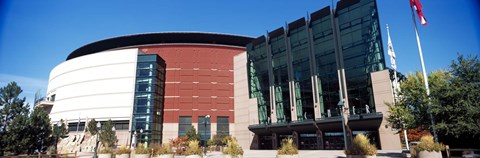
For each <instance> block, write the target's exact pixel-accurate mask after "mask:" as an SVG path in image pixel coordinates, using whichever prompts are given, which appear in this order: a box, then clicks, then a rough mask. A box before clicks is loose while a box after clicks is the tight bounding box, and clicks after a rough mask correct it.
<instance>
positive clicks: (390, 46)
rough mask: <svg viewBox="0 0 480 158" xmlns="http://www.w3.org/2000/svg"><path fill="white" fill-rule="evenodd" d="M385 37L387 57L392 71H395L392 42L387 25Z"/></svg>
mask: <svg viewBox="0 0 480 158" xmlns="http://www.w3.org/2000/svg"><path fill="white" fill-rule="evenodd" d="M387 36H388V56H390V66H392V68H393V69H394V70H396V69H397V64H396V63H395V51H394V50H393V44H392V40H391V39H390V30H389V28H388V24H387Z"/></svg>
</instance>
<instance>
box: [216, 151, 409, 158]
mask: <svg viewBox="0 0 480 158" xmlns="http://www.w3.org/2000/svg"><path fill="white" fill-rule="evenodd" d="M276 154H277V151H276V150H246V151H245V152H244V154H243V157H244V158H275V157H276ZM207 157H208V158H223V155H222V153H221V152H209V153H207ZM299 157H300V158H310V157H312V158H345V157H346V156H345V154H344V153H343V150H300V151H299ZM401 157H402V154H401V151H400V150H398V151H396V150H379V151H378V153H377V158H401Z"/></svg>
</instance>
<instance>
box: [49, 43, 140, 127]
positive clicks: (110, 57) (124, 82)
mask: <svg viewBox="0 0 480 158" xmlns="http://www.w3.org/2000/svg"><path fill="white" fill-rule="evenodd" d="M138 53H139V50H138V49H125V50H115V51H105V52H99V53H95V54H90V55H85V56H81V57H77V58H74V59H71V60H68V61H65V62H63V63H62V64H60V65H58V66H56V67H55V68H54V69H53V70H52V72H51V73H50V80H49V84H48V92H47V93H48V96H52V95H53V94H55V95H56V96H55V101H54V103H53V108H52V111H51V112H50V118H51V119H52V121H58V120H60V119H67V120H69V121H76V120H77V119H78V117H79V116H80V118H82V119H84V118H87V117H88V118H95V119H97V120H107V119H112V120H130V117H131V113H132V107H133V98H134V92H135V76H136V75H135V74H136V64H137V55H138Z"/></svg>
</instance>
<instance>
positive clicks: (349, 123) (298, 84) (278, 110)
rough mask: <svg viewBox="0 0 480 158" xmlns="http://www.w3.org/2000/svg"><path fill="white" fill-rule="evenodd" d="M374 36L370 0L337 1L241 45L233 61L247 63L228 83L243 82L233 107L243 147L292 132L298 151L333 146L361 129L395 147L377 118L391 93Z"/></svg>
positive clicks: (266, 145) (276, 142)
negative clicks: (242, 50) (240, 53)
mask: <svg viewBox="0 0 480 158" xmlns="http://www.w3.org/2000/svg"><path fill="white" fill-rule="evenodd" d="M381 39H382V38H381V34H380V26H379V17H378V10H377V5H376V1H375V0H342V1H339V2H337V5H336V8H334V9H331V8H330V7H325V8H323V9H321V10H319V11H316V12H314V13H312V14H310V16H309V18H300V19H298V20H296V21H294V22H291V23H289V24H287V25H286V26H284V27H280V28H278V29H275V30H274V31H271V32H268V34H267V35H266V36H260V37H258V38H256V39H255V40H253V41H252V42H251V43H249V44H248V45H247V53H246V57H245V56H243V57H240V56H238V57H237V59H238V61H237V60H235V61H236V63H237V62H238V63H239V64H240V65H241V64H246V65H247V66H246V70H244V71H243V72H244V73H245V74H242V75H239V77H243V80H242V79H238V80H237V79H236V84H237V81H238V83H239V84H248V93H242V94H244V95H239V96H238V98H237V96H236V99H238V100H239V103H238V106H240V107H237V103H236V104H235V106H236V107H235V108H238V109H239V111H237V110H236V111H235V112H240V113H250V114H249V115H248V119H246V120H248V122H247V123H245V126H246V124H248V129H249V130H250V131H251V132H253V133H254V135H251V136H245V135H244V136H245V137H244V139H246V140H249V141H250V148H254V149H277V147H279V146H280V143H281V140H282V139H284V138H287V137H292V138H293V139H294V142H295V144H297V145H298V146H299V148H300V149H337V150H338V149H343V148H344V144H346V143H345V142H346V140H350V139H351V138H352V137H353V136H354V135H356V134H359V133H363V134H367V135H368V136H369V137H370V139H371V140H372V142H373V143H375V144H377V146H378V147H379V148H380V149H401V145H400V142H399V138H398V135H395V134H394V132H393V131H392V129H390V128H389V127H388V126H386V123H385V121H384V117H386V115H388V113H387V112H388V108H387V107H386V106H385V102H393V95H392V84H391V81H390V74H389V71H388V70H387V69H385V58H384V52H383V46H382V40H381ZM236 77H237V76H236ZM247 81H248V82H247ZM240 87H241V86H240ZM247 96H248V98H247ZM241 98H243V99H241ZM341 100H344V103H343V104H344V105H343V107H344V108H343V112H344V114H345V117H344V118H345V125H346V126H345V132H343V131H344V129H343V127H342V116H341V113H342V109H341V107H339V104H340V101H341ZM246 106H249V108H247V107H246ZM251 106H253V107H255V109H251ZM242 107H243V108H242ZM242 109H244V110H243V111H242ZM252 112H253V113H256V114H258V115H257V116H255V115H251V113H252ZM245 116H246V115H245ZM246 117H247V116H246ZM242 120H244V119H242ZM237 124H238V122H237ZM344 133H345V134H344ZM243 143H248V142H243ZM347 143H348V142H347ZM247 146H248V145H247Z"/></svg>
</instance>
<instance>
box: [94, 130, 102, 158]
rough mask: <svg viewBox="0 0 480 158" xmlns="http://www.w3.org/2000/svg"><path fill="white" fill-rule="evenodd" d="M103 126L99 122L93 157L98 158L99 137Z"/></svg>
mask: <svg viewBox="0 0 480 158" xmlns="http://www.w3.org/2000/svg"><path fill="white" fill-rule="evenodd" d="M101 127H102V124H101V123H100V121H99V122H97V141H95V153H94V154H93V158H97V157H98V156H97V150H98V137H99V136H100V128H101Z"/></svg>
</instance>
